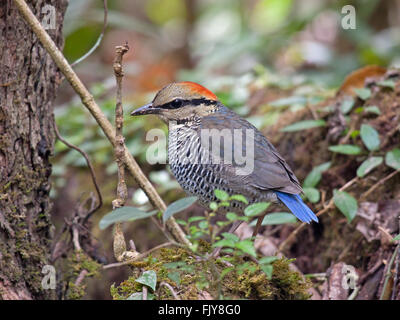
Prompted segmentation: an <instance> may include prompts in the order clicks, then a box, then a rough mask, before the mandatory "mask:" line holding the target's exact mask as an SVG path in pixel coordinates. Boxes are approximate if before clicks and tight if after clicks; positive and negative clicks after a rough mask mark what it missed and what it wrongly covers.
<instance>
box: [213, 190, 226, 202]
mask: <svg viewBox="0 0 400 320" xmlns="http://www.w3.org/2000/svg"><path fill="white" fill-rule="evenodd" d="M214 194H215V196H216V197H217V199H218V200H221V201H227V200H228V199H229V195H228V194H227V193H226V192H225V191H223V190H219V189H215V190H214Z"/></svg>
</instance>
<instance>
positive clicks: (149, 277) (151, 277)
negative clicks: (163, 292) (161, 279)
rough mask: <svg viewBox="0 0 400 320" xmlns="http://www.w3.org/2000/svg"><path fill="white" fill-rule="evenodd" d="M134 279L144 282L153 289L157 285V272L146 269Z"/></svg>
mask: <svg viewBox="0 0 400 320" xmlns="http://www.w3.org/2000/svg"><path fill="white" fill-rule="evenodd" d="M135 281H136V282H139V283H141V284H144V285H145V286H147V287H149V288H151V289H153V291H154V290H155V289H156V285H157V274H156V272H155V271H154V270H148V271H145V272H143V273H142V275H141V276H140V277H139V278H137V279H136V280H135Z"/></svg>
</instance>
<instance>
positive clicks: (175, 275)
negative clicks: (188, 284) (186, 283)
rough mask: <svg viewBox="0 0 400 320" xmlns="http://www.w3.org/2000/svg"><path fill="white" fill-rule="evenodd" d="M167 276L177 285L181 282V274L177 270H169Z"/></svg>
mask: <svg viewBox="0 0 400 320" xmlns="http://www.w3.org/2000/svg"><path fill="white" fill-rule="evenodd" d="M167 277H168V278H169V279H171V280H172V281H173V282H175V283H176V285H177V286H179V285H180V284H181V275H180V273H179V272H178V271H173V272H169V273H168V274H167Z"/></svg>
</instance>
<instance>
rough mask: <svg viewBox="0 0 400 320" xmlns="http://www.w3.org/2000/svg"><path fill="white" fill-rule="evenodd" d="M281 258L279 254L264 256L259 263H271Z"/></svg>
mask: <svg viewBox="0 0 400 320" xmlns="http://www.w3.org/2000/svg"><path fill="white" fill-rule="evenodd" d="M276 260H279V257H277V256H269V257H262V258H261V259H260V260H258V263H259V264H271V263H272V262H274V261H276Z"/></svg>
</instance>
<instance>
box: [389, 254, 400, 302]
mask: <svg viewBox="0 0 400 320" xmlns="http://www.w3.org/2000/svg"><path fill="white" fill-rule="evenodd" d="M399 260H400V247H399V248H397V256H396V263H395V267H394V275H393V291H392V297H391V299H392V300H395V299H396V293H397V282H398V281H399Z"/></svg>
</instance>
